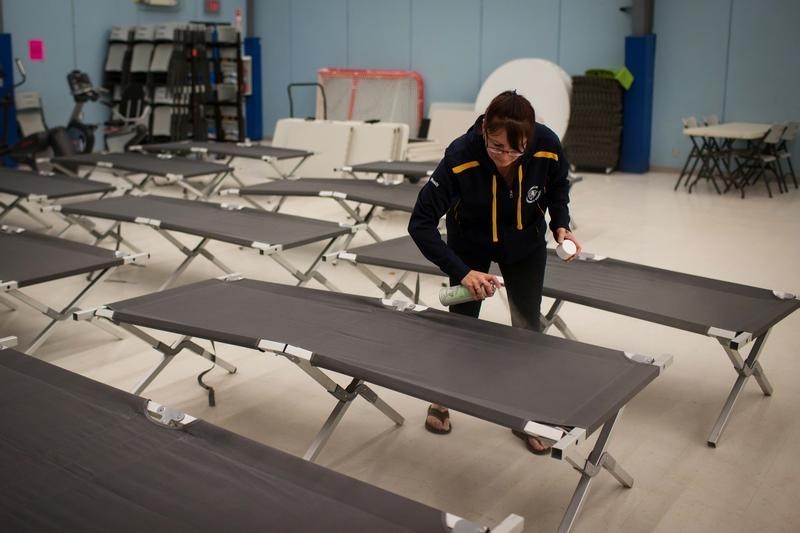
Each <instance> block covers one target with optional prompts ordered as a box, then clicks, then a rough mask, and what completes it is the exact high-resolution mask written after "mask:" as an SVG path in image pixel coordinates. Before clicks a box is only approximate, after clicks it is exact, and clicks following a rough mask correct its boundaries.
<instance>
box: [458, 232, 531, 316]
mask: <svg viewBox="0 0 800 533" xmlns="http://www.w3.org/2000/svg"><path fill="white" fill-rule="evenodd" d="M467 265H469V267H470V268H471V269H473V270H477V271H479V272H488V271H489V266H490V263H488V262H487V263H486V264H470V263H469V262H468V263H467ZM546 265H547V247H546V246H545V244H544V243H542V245H541V246H539V247H537V248H536V250H535V251H534V252H533V253H532V254H531V255H529V256H528V257H526V258H525V259H523V260H522V261H519V262H516V263H513V264H504V263H498V266H499V267H500V272H501V273H502V275H503V280H504V281H505V286H506V294H507V295H508V304H509V307H510V308H511V325H512V326H514V327H517V328H525V329H530V330H533V331H542V323H541V321H540V320H539V314H540V313H541V307H542V287H543V286H544V269H545V266H546ZM460 283H461V280H460V279H458V280H457V279H453V278H450V285H459V284H460ZM450 312H451V313H458V314H459V315H466V316H472V317H476V318H477V317H478V315H479V314H480V312H481V301H480V300H476V301H473V302H467V303H463V304H458V305H451V306H450Z"/></svg>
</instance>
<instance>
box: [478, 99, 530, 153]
mask: <svg viewBox="0 0 800 533" xmlns="http://www.w3.org/2000/svg"><path fill="white" fill-rule="evenodd" d="M483 127H484V130H485V131H486V132H487V133H494V132H496V131H498V130H501V129H504V130H506V135H508V144H509V145H510V146H511V147H512V148H514V149H515V150H519V151H520V152H521V151H522V148H523V147H522V144H523V142H524V141H525V140H526V139H527V141H528V145H530V144H531V143H532V141H533V132H534V129H535V127H536V111H534V110H533V106H532V105H531V103H530V102H529V101H528V99H527V98H525V97H524V96H522V95H521V94H517V91H503V92H502V93H500V94H498V95H497V96H495V97H494V99H492V101H491V102H490V103H489V107H487V108H486V114H485V115H484V117H483Z"/></svg>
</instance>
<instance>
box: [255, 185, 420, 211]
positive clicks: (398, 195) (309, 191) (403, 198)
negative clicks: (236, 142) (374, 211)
mask: <svg viewBox="0 0 800 533" xmlns="http://www.w3.org/2000/svg"><path fill="white" fill-rule="evenodd" d="M419 190H420V188H419V186H418V185H413V184H411V183H405V182H404V183H397V184H392V185H388V184H383V183H378V182H377V181H375V180H358V179H347V178H299V179H285V180H278V181H271V182H267V183H259V184H256V185H250V186H248V187H244V188H242V189H239V194H240V195H241V196H247V195H263V196H322V194H320V193H323V192H324V193H325V194H326V195H327V196H330V193H332V192H333V193H336V194H337V195H338V196H339V197H340V198H342V199H343V200H352V201H354V202H363V203H366V204H371V205H377V206H380V207H387V208H389V209H396V210H398V211H406V212H409V213H410V212H411V211H412V210H413V209H414V204H415V203H416V201H417V195H418V194H419Z"/></svg>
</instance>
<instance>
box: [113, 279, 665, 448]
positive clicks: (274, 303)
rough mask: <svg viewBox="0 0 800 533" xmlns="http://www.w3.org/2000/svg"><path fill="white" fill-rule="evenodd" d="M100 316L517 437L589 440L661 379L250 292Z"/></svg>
mask: <svg viewBox="0 0 800 533" xmlns="http://www.w3.org/2000/svg"><path fill="white" fill-rule="evenodd" d="M109 307H110V308H111V309H112V310H113V311H114V320H117V321H120V322H123V323H131V324H137V325H139V326H144V327H152V328H155V329H160V330H164V331H171V332H177V333H181V334H185V335H190V336H196V337H201V338H206V339H211V340H216V341H220V342H226V343H230V344H234V345H239V346H246V347H253V348H254V347H257V345H258V343H259V340H261V339H266V340H270V341H275V342H279V343H288V344H290V345H292V346H297V347H300V348H302V349H305V350H309V351H311V352H313V353H314V356H313V358H312V359H311V362H312V364H314V365H316V366H319V367H321V368H326V369H329V370H333V371H335V372H341V373H344V374H347V375H350V376H353V377H359V378H363V379H365V380H366V381H368V382H370V383H374V384H376V385H381V386H384V387H388V388H391V389H394V390H397V391H399V392H402V393H405V394H409V395H411V396H415V397H417V398H422V399H425V400H428V401H433V402H437V403H441V404H443V405H447V406H449V407H451V408H453V409H456V410H458V411H462V412H466V413H469V414H472V415H474V416H477V417H480V418H482V419H485V420H488V421H491V422H494V423H497V424H501V425H504V426H506V427H510V428H518V429H521V428H522V427H524V425H525V423H526V422H527V421H529V420H533V421H536V422H541V423H545V424H555V425H559V426H566V427H575V426H578V427H583V428H585V429H587V430H588V431H590V432H591V431H594V430H595V429H597V428H598V427H599V426H600V425H601V424H602V423H603V422H604V421H605V420H607V419H608V418H609V417H610V416H612V415H613V414H614V413H616V412H617V411H618V410H619V409H620V408H621V407H623V406H624V405H625V404H626V403H627V402H628V401H629V400H630V399H631V398H632V397H633V396H634V395H635V394H636V393H637V392H638V391H639V390H641V389H642V388H643V387H644V386H645V385H647V383H649V382H650V381H651V380H652V379H654V378H655V377H656V376H657V374H658V369H657V368H656V367H654V366H652V365H645V364H639V363H634V362H632V361H630V360H629V359H628V358H627V357H625V355H624V354H623V353H622V352H619V351H614V350H609V349H606V348H600V347H596V346H591V345H589V344H584V343H580V342H575V341H569V340H565V339H560V338H556V337H550V336H546V335H541V334H539V333H535V332H531V331H527V330H522V329H517V328H511V327H508V326H503V325H499V324H495V323H492V322H486V321H483V320H477V319H473V318H469V317H463V316H460V315H456V314H452V313H446V312H443V311H437V310H433V309H427V310H425V311H421V312H417V311H398V310H395V309H393V308H389V307H386V306H384V305H383V304H382V303H381V301H380V300H378V299H374V298H366V297H363V296H354V295H349V294H341V293H333V292H327V291H320V290H314V289H307V288H301V287H290V286H286V285H278V284H273V283H267V282H261V281H254V280H239V281H228V282H224V281H219V280H209V281H205V282H200V283H195V284H192V285H186V286H183V287H179V288H177V289H171V290H167V291H164V292H161V293H157V294H152V295H146V296H142V297H139V298H133V299H131V300H126V301H122V302H117V303H114V304H111V305H109Z"/></svg>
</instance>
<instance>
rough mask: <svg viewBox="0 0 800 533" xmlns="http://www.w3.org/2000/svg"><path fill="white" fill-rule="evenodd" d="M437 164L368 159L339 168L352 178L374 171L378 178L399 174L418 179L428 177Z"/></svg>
mask: <svg viewBox="0 0 800 533" xmlns="http://www.w3.org/2000/svg"><path fill="white" fill-rule="evenodd" d="M438 165H439V162H438V161H370V162H368V163H359V164H358V165H346V166H343V167H342V168H341V170H342V172H347V173H348V174H350V175H351V176H353V178H354V179H364V178H359V177H358V174H360V173H366V174H372V173H375V174H377V175H376V176H375V179H378V180H385V179H386V174H401V175H402V176H403V177H405V178H407V179H411V180H420V179H422V178H429V177H430V176H431V174H433V171H434V170H436V167H437V166H438Z"/></svg>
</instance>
